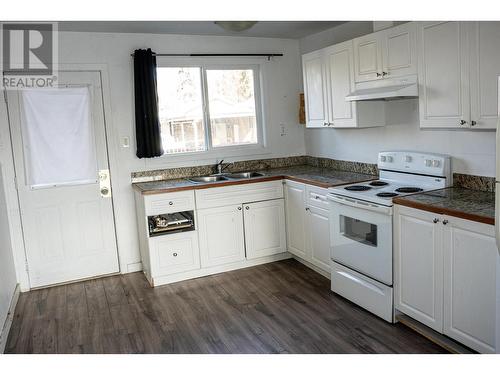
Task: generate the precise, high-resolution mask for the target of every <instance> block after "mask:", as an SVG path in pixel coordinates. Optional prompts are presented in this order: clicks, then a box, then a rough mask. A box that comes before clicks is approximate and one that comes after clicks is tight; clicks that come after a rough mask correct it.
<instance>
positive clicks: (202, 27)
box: [59, 21, 345, 39]
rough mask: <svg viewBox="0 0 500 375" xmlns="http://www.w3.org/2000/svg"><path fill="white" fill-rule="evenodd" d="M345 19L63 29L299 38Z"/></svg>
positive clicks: (71, 27)
mask: <svg viewBox="0 0 500 375" xmlns="http://www.w3.org/2000/svg"><path fill="white" fill-rule="evenodd" d="M344 22H345V21H260V22H258V23H257V24H256V25H254V26H253V27H252V28H250V29H249V30H245V31H242V32H231V31H226V30H224V29H222V28H221V27H220V26H217V25H215V24H214V23H213V22H212V21H63V22H59V30H60V31H81V32H104V33H147V34H187V35H222V36H252V37H264V38H291V39H299V38H303V37H305V36H307V35H311V34H315V33H318V32H320V31H323V30H326V29H329V28H331V27H335V26H338V25H340V24H342V23H344Z"/></svg>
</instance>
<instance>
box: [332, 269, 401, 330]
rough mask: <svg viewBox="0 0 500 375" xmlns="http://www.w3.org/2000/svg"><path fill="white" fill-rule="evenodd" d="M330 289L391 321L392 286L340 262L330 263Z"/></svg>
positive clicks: (392, 313)
mask: <svg viewBox="0 0 500 375" xmlns="http://www.w3.org/2000/svg"><path fill="white" fill-rule="evenodd" d="M331 287H332V291H334V292H335V293H337V294H340V295H341V296H342V297H344V298H347V299H348V300H349V301H352V302H354V303H355V304H357V305H359V306H361V307H363V308H365V309H366V310H368V311H370V312H372V313H373V314H375V315H377V316H379V317H381V318H382V319H384V320H387V321H388V322H391V323H392V322H393V319H394V307H393V291H392V288H391V287H389V286H387V285H384V284H382V283H379V282H377V281H375V280H372V279H370V278H368V277H366V276H364V275H362V274H360V273H358V272H355V271H353V270H351V269H349V268H347V267H344V266H342V265H341V264H338V263H335V262H333V263H332V278H331Z"/></svg>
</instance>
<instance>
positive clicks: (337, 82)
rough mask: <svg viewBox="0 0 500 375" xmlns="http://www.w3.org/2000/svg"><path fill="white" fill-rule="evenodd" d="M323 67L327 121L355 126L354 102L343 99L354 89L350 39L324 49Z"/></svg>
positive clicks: (341, 126)
mask: <svg viewBox="0 0 500 375" xmlns="http://www.w3.org/2000/svg"><path fill="white" fill-rule="evenodd" d="M325 67H326V73H327V78H328V84H327V93H328V95H327V97H328V102H329V104H330V105H329V111H328V114H329V115H328V118H329V121H330V122H331V124H333V127H336V128H343V127H356V112H355V106H356V103H355V102H348V101H346V100H345V97H346V96H347V95H349V94H350V93H351V92H352V91H354V66H353V48H352V41H348V42H345V43H340V44H337V45H335V46H332V47H329V48H327V49H325Z"/></svg>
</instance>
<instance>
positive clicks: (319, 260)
mask: <svg viewBox="0 0 500 375" xmlns="http://www.w3.org/2000/svg"><path fill="white" fill-rule="evenodd" d="M307 208H308V210H307V249H308V250H309V251H308V252H310V256H311V263H312V264H314V265H315V266H316V267H319V268H321V269H322V270H324V271H327V272H329V271H330V224H329V223H330V218H329V216H330V215H329V213H328V211H327V210H324V209H322V208H316V207H312V206H310V207H307Z"/></svg>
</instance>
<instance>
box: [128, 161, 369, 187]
mask: <svg viewBox="0 0 500 375" xmlns="http://www.w3.org/2000/svg"><path fill="white" fill-rule="evenodd" d="M296 165H312V166H315V167H321V168H329V169H335V170H340V171H347V172H356V173H365V174H371V175H378V169H377V165H376V164H368V163H359V162H351V161H345V160H333V159H327V158H317V157H313V156H290V157H287V158H273V159H260V160H244V161H237V162H235V163H234V164H232V165H230V166H229V167H228V168H227V169H226V171H227V172H242V171H258V170H263V169H272V168H285V167H292V166H296ZM215 172H216V171H215V166H214V165H213V164H211V165H200V166H196V167H181V168H169V169H157V170H153V171H141V172H133V173H132V175H131V177H132V182H133V183H136V182H148V181H161V180H170V179H176V178H187V177H192V176H206V175H209V174H213V173H215Z"/></svg>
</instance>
